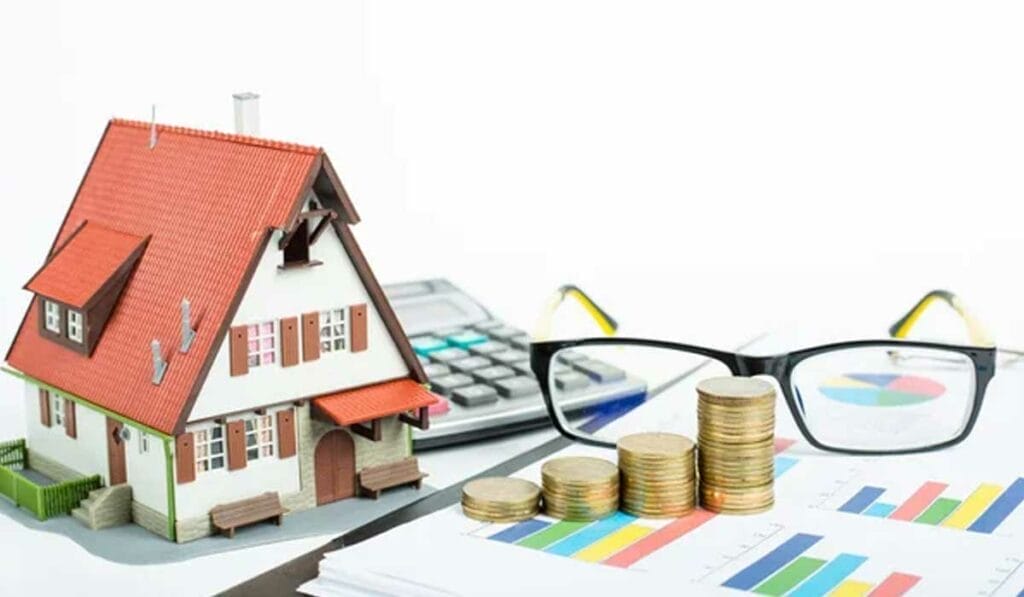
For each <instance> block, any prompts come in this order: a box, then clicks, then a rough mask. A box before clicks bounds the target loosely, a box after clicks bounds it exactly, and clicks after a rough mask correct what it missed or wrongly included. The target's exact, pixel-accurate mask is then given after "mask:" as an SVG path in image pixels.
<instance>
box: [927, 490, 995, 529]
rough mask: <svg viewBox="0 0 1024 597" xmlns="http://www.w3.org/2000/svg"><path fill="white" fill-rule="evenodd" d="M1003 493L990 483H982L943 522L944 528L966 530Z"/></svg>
mask: <svg viewBox="0 0 1024 597" xmlns="http://www.w3.org/2000/svg"><path fill="white" fill-rule="evenodd" d="M1001 493H1003V488H1002V487H1000V486H998V485H992V484H990V483H982V484H981V485H979V486H978V488H977V489H975V490H974V493H972V494H971V495H970V496H968V497H967V499H966V500H964V501H963V503H962V504H960V507H959V508H957V509H956V510H954V511H953V513H952V514H950V515H949V518H947V519H946V520H944V521H943V522H942V526H944V527H951V528H954V529H966V528H967V527H969V526H971V523H972V522H974V521H975V519H977V518H978V516H980V515H981V513H982V512H984V511H985V508H988V507H989V505H991V504H992V502H994V501H996V498H997V497H999V494H1001Z"/></svg>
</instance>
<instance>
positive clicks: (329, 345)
mask: <svg viewBox="0 0 1024 597" xmlns="http://www.w3.org/2000/svg"><path fill="white" fill-rule="evenodd" d="M332 350H333V351H340V350H345V310H344V309H331V310H330V311H321V312H320V352H331V351H332Z"/></svg>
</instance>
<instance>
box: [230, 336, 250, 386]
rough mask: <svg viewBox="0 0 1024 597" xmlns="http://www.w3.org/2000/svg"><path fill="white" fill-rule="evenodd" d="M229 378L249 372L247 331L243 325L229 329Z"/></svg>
mask: <svg viewBox="0 0 1024 597" xmlns="http://www.w3.org/2000/svg"><path fill="white" fill-rule="evenodd" d="M230 342H231V376H232V377H234V376H236V375H245V374H246V373H248V372H249V331H248V330H247V329H246V327H245V326H244V325H236V326H234V327H232V328H231V338H230Z"/></svg>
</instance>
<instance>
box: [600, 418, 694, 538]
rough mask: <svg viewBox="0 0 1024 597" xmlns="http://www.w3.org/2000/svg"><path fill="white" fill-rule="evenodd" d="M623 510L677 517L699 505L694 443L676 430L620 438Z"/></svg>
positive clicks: (651, 515)
mask: <svg viewBox="0 0 1024 597" xmlns="http://www.w3.org/2000/svg"><path fill="white" fill-rule="evenodd" d="M618 452H619V470H620V471H621V472H622V481H621V483H622V498H621V500H622V511H623V512H626V513H629V514H633V515H634V516H642V517H644V518H677V517H679V516H685V515H687V514H689V513H690V512H692V511H693V509H694V508H695V507H696V503H695V502H696V494H695V486H696V480H697V479H696V468H695V464H694V458H693V442H692V441H690V440H689V438H687V437H684V436H682V435H676V434H673V433H636V434H633V435H627V436H626V437H623V438H622V439H620V440H619V443H618Z"/></svg>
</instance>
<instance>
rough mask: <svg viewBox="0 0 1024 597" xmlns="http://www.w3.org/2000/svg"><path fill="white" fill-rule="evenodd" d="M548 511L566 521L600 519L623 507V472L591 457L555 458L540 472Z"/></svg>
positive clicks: (545, 506) (609, 463)
mask: <svg viewBox="0 0 1024 597" xmlns="http://www.w3.org/2000/svg"><path fill="white" fill-rule="evenodd" d="M540 474H541V485H542V486H543V495H544V511H545V512H547V514H548V515H550V516H553V517H555V518H561V519H562V520H579V521H584V520H597V519H599V518H604V517H606V516H609V515H611V514H612V513H613V512H615V511H616V510H617V509H618V508H619V469H618V467H616V466H615V465H614V464H612V463H611V462H608V461H607V460H602V459H600V458H591V457H587V456H568V457H565V458H553V459H551V460H549V461H547V462H545V463H544V466H542V467H541V469H540Z"/></svg>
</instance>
